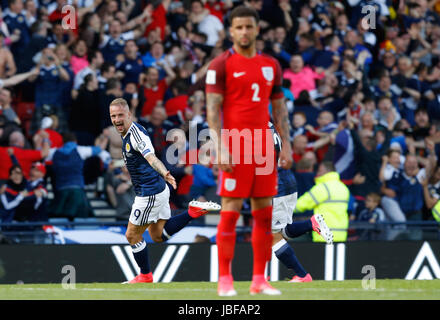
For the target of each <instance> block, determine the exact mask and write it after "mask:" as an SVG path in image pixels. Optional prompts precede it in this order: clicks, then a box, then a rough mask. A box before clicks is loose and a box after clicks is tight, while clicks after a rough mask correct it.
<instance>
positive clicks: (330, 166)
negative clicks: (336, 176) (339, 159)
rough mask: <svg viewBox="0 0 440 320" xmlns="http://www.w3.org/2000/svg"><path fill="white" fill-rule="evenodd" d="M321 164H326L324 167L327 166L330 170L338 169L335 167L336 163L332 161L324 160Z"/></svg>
mask: <svg viewBox="0 0 440 320" xmlns="http://www.w3.org/2000/svg"><path fill="white" fill-rule="evenodd" d="M321 165H322V166H324V168H325V169H326V170H327V171H328V172H331V171H336V169H335V165H334V164H333V162H332V161H322V162H321Z"/></svg>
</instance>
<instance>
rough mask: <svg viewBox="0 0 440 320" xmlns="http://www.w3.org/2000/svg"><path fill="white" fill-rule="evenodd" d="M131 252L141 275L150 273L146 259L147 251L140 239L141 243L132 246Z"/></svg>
mask: <svg viewBox="0 0 440 320" xmlns="http://www.w3.org/2000/svg"><path fill="white" fill-rule="evenodd" d="M131 250H132V252H133V256H134V260H136V263H137V265H138V266H139V268H140V269H141V273H143V274H147V273H150V272H151V269H150V260H149V259H148V249H147V243H146V242H145V240H144V239H142V241H140V242H138V243H136V244H134V245H132V246H131Z"/></svg>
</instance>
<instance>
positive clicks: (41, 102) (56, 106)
mask: <svg viewBox="0 0 440 320" xmlns="http://www.w3.org/2000/svg"><path fill="white" fill-rule="evenodd" d="M39 65H40V72H39V73H38V74H35V75H33V76H31V77H30V78H29V81H32V82H33V81H35V82H36V85H35V113H34V114H33V117H32V124H31V134H33V133H35V132H36V131H37V130H38V129H39V128H40V127H41V120H42V119H43V117H45V116H50V115H52V114H55V115H56V116H57V117H58V119H59V128H60V131H64V130H65V128H66V118H65V115H64V112H63V108H62V102H61V98H62V97H61V92H62V87H61V82H62V81H69V79H70V77H69V74H68V73H67V71H66V70H65V69H64V68H63V67H62V65H61V62H60V60H59V59H58V57H57V56H56V55H55V53H54V52H53V50H52V49H51V48H45V49H43V51H42V52H41V57H40V59H39Z"/></svg>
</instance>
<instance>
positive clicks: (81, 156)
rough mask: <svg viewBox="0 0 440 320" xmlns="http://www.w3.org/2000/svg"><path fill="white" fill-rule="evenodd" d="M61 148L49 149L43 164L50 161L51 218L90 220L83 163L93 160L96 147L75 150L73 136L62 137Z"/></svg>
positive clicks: (98, 151)
mask: <svg viewBox="0 0 440 320" xmlns="http://www.w3.org/2000/svg"><path fill="white" fill-rule="evenodd" d="M63 143H64V145H63V147H61V148H59V149H52V150H53V151H51V153H50V154H49V156H48V158H47V160H48V161H52V170H53V173H54V181H53V184H54V187H55V188H54V189H55V197H54V200H53V202H52V203H51V208H50V210H49V214H50V216H51V217H65V218H69V219H74V218H77V217H80V218H86V217H92V216H93V212H92V210H91V208H90V205H89V203H88V200H87V197H86V194H85V192H84V173H83V170H84V161H85V160H86V159H87V158H90V157H92V156H97V155H98V154H99V153H100V152H101V150H103V149H102V148H101V147H100V146H78V144H77V140H76V137H75V135H74V134H73V133H66V134H64V135H63Z"/></svg>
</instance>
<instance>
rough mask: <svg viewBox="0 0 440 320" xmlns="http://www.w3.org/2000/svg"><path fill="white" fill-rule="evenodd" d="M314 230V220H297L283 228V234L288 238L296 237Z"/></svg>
mask: <svg viewBox="0 0 440 320" xmlns="http://www.w3.org/2000/svg"><path fill="white" fill-rule="evenodd" d="M310 231H313V226H312V221H311V220H310V219H309V220H306V221H295V222H293V223H291V224H288V225H287V226H286V227H285V228H284V229H283V230H282V234H283V235H284V236H285V237H287V238H296V237H299V236H302V235H303V234H305V233H307V232H310Z"/></svg>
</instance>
